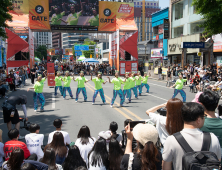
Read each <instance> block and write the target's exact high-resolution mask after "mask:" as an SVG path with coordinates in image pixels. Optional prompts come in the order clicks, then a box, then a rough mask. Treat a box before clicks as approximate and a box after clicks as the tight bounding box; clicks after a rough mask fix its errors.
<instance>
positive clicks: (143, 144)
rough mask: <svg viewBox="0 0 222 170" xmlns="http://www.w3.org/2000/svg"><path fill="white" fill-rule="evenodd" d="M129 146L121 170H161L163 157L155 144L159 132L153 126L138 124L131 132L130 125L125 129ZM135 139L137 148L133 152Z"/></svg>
mask: <svg viewBox="0 0 222 170" xmlns="http://www.w3.org/2000/svg"><path fill="white" fill-rule="evenodd" d="M125 130H126V134H127V145H126V150H125V154H124V155H123V158H122V161H121V165H120V169H121V170H128V169H140V170H161V169H162V166H161V164H162V156H161V153H160V152H159V151H158V149H157V148H156V146H155V144H156V143H157V140H158V132H157V130H156V128H155V127H154V126H153V125H150V124H141V123H139V124H137V125H136V126H135V127H134V128H133V132H132V131H130V124H128V125H127V126H126V127H125ZM133 137H134V138H135V139H136V141H137V148H136V149H135V151H134V153H133V152H132V141H133Z"/></svg>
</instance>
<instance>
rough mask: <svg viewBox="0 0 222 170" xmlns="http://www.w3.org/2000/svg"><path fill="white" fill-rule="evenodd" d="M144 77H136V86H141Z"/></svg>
mask: <svg viewBox="0 0 222 170" xmlns="http://www.w3.org/2000/svg"><path fill="white" fill-rule="evenodd" d="M141 80H142V76H136V85H137V86H138V85H141Z"/></svg>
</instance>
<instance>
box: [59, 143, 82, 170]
mask: <svg viewBox="0 0 222 170" xmlns="http://www.w3.org/2000/svg"><path fill="white" fill-rule="evenodd" d="M80 166H84V167H86V162H85V161H84V159H83V158H82V157H81V155H80V151H79V148H78V147H77V146H76V145H72V146H70V148H69V153H68V156H67V158H66V159H65V161H64V162H63V164H62V167H63V169H64V170H73V169H76V168H78V167H80Z"/></svg>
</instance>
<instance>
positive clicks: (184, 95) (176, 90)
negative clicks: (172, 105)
mask: <svg viewBox="0 0 222 170" xmlns="http://www.w3.org/2000/svg"><path fill="white" fill-rule="evenodd" d="M178 93H180V95H181V96H182V98H183V102H186V93H185V91H184V90H182V89H181V90H178V89H174V93H173V97H172V99H174V98H175V97H176V95H177V94H178Z"/></svg>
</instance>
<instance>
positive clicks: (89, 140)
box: [75, 125, 96, 164]
mask: <svg viewBox="0 0 222 170" xmlns="http://www.w3.org/2000/svg"><path fill="white" fill-rule="evenodd" d="M77 138H78V139H77V140H76V142H75V145H76V146H78V148H79V151H80V154H81V156H82V158H83V159H84V160H85V162H86V164H87V163H88V154H89V152H90V151H91V149H92V148H93V145H94V143H95V141H96V139H95V138H93V137H91V134H90V130H89V127H88V126H86V125H84V126H82V127H81V128H80V130H79V133H78V135H77Z"/></svg>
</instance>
